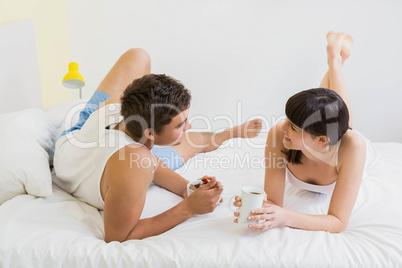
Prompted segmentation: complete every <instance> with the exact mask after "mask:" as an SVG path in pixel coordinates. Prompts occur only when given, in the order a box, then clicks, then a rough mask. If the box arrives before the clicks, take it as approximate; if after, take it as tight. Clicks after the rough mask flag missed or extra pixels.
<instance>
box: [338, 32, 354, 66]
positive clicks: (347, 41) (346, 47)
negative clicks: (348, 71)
mask: <svg viewBox="0 0 402 268" xmlns="http://www.w3.org/2000/svg"><path fill="white" fill-rule="evenodd" d="M352 45H353V38H352V37H351V36H350V35H346V36H345V38H344V39H343V42H342V49H341V57H342V64H343V63H344V62H345V60H346V59H347V58H349V56H350V48H351V46H352Z"/></svg>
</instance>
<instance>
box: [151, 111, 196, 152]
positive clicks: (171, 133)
mask: <svg viewBox="0 0 402 268" xmlns="http://www.w3.org/2000/svg"><path fill="white" fill-rule="evenodd" d="M191 127H192V126H191V124H190V123H189V122H188V109H187V110H184V111H182V112H181V113H179V114H178V115H176V116H175V117H173V118H172V121H171V122H170V123H169V124H168V125H166V126H165V127H164V128H163V131H162V133H160V134H155V135H154V137H155V140H154V141H155V144H156V145H170V146H173V145H178V144H180V143H181V141H182V140H183V138H184V132H186V131H187V130H188V129H190V128H191Z"/></svg>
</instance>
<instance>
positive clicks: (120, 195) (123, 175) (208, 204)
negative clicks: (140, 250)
mask: <svg viewBox="0 0 402 268" xmlns="http://www.w3.org/2000/svg"><path fill="white" fill-rule="evenodd" d="M124 153H125V158H124V159H125V160H119V153H118V152H117V153H115V154H114V155H113V156H112V157H111V158H110V159H109V160H108V162H107V164H106V167H105V171H104V174H103V179H105V180H106V181H107V191H106V193H105V194H104V196H103V198H104V201H105V206H104V225H105V241H106V242H110V241H120V242H122V241H126V240H129V239H142V238H146V237H149V236H154V235H158V234H161V233H163V232H165V231H167V230H169V229H171V228H172V227H174V226H176V225H177V224H179V223H181V222H183V221H185V220H187V219H188V218H190V217H191V216H192V215H194V214H204V213H208V212H212V211H213V210H214V209H215V204H216V202H217V201H218V198H219V195H220V193H221V192H222V188H221V187H215V184H216V180H213V181H211V182H210V183H209V184H207V185H205V187H202V188H201V187H200V188H199V191H195V192H194V193H193V194H191V196H190V197H188V198H186V199H185V200H183V201H182V202H181V203H179V204H178V205H176V206H175V207H173V208H171V209H169V210H167V211H165V212H164V213H162V214H159V215H157V216H155V217H152V218H148V219H141V220H140V216H141V213H142V210H143V208H144V204H145V198H146V193H147V190H148V187H149V185H150V184H151V182H152V180H153V173H152V171H153V168H154V167H153V165H144V166H139V165H135V164H133V163H130V161H129V159H130V155H131V154H133V153H135V154H137V155H139V156H140V157H141V158H148V160H150V161H151V160H152V156H151V153H150V152H149V151H148V150H147V149H146V148H130V147H125V150H124Z"/></svg>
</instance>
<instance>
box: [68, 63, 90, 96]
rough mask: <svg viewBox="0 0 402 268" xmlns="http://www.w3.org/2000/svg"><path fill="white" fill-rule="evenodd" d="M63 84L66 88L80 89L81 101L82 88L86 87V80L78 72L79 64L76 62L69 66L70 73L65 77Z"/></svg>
mask: <svg viewBox="0 0 402 268" xmlns="http://www.w3.org/2000/svg"><path fill="white" fill-rule="evenodd" d="M62 84H63V86H65V87H66V88H79V89H80V99H81V97H82V92H81V91H82V89H81V88H82V87H83V86H85V80H84V77H83V76H82V75H81V74H80V73H79V72H78V64H77V63H76V62H70V64H69V65H68V73H67V74H66V75H65V76H64V78H63V82H62Z"/></svg>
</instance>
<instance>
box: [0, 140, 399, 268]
mask: <svg viewBox="0 0 402 268" xmlns="http://www.w3.org/2000/svg"><path fill="white" fill-rule="evenodd" d="M239 141H240V140H235V141H232V142H230V143H228V144H226V146H225V148H222V149H219V150H217V151H214V152H212V153H208V154H204V155H199V156H197V157H196V158H194V159H192V160H191V161H189V162H188V163H187V164H186V165H185V166H184V167H182V168H181V169H180V170H179V171H178V172H180V173H182V174H183V175H184V176H185V177H186V178H187V179H189V180H193V179H197V178H199V177H201V176H203V175H206V174H208V175H215V176H216V177H217V178H218V179H219V180H220V181H222V182H223V184H224V192H223V197H224V202H223V204H220V205H219V206H218V207H217V208H216V210H215V211H214V212H213V213H211V214H207V215H198V216H195V217H193V218H191V219H189V220H188V221H186V222H184V223H182V224H180V225H178V226H176V227H175V228H173V229H171V230H169V231H167V232H166V233H164V234H161V235H159V236H155V237H150V238H147V239H144V240H132V241H127V242H124V243H118V242H112V243H109V244H107V243H105V242H104V241H103V236H104V231H103V220H102V214H101V213H99V212H98V210H96V209H95V208H93V207H91V206H89V205H87V204H85V203H83V202H80V201H78V200H76V199H75V198H74V197H72V196H71V195H69V194H67V193H66V192H64V191H63V190H61V189H59V188H58V187H57V186H54V194H53V196H51V197H48V198H35V197H33V196H29V195H21V196H18V197H15V198H14V199H12V200H9V201H7V202H5V203H4V204H3V205H1V206H0V219H1V220H0V266H1V267H278V266H279V267H401V266H402V209H401V205H402V194H401V192H402V175H401V174H402V144H397V143H382V144H376V146H377V148H378V150H379V152H380V153H381V160H380V161H379V163H378V164H377V165H376V166H374V167H373V168H371V169H370V170H369V172H368V176H367V177H366V178H365V179H364V181H363V183H362V186H361V190H360V193H359V197H358V200H357V203H356V206H355V208H354V211H353V214H352V217H351V219H350V222H349V225H348V227H347V230H346V231H344V232H342V233H340V234H330V233H327V232H309V231H302V230H297V229H291V228H284V229H272V230H268V231H265V232H257V231H251V230H248V229H247V228H246V227H242V226H239V225H237V224H234V223H233V213H232V212H231V211H230V210H229V209H228V202H229V199H230V197H232V196H233V195H234V194H239V193H240V189H241V187H242V186H245V185H253V186H257V187H263V177H264V170H263V168H262V165H261V161H262V158H263V153H264V149H263V148H262V146H259V147H260V148H252V146H249V145H248V144H246V142H244V140H243V141H241V144H240V147H237V146H235V145H238V144H237V143H238V142H239ZM264 142H265V138H264V137H259V138H256V139H254V141H253V143H254V144H260V145H261V144H263V143H264ZM247 155H248V157H249V160H250V161H249V162H251V161H255V162H254V165H255V166H254V167H245V166H243V167H242V166H241V164H242V160H244V159H245V158H244V157H247ZM219 158H220V159H222V158H226V159H227V160H223V161H224V163H227V164H224V165H225V166H224V167H221V168H216V166H217V165H216V164H212V163H213V162H211V161H217V160H212V159H219ZM246 159H247V158H246ZM252 159H254V160H252ZM239 160H240V161H239ZM221 161H222V160H221ZM258 161H260V163H257V162H258ZM229 162H230V163H231V164H228V163H229ZM246 162H247V161H246ZM204 163H209V164H204ZM221 163H223V162H221ZM235 163H236V166H235V167H234V165H235ZM286 195H287V198H286V200H285V206H286V207H289V208H292V209H295V210H298V211H300V212H304V213H311V214H318V213H326V211H327V207H328V203H329V198H328V197H326V196H325V195H321V194H314V193H311V192H307V191H303V190H300V189H296V188H294V187H293V186H291V185H290V184H287V188H286ZM180 201H181V198H180V197H178V196H176V195H174V194H172V193H170V192H168V191H166V190H164V189H161V188H160V187H158V186H155V185H151V187H150V188H149V190H148V196H147V201H146V205H145V208H144V212H143V215H142V217H150V216H153V215H156V214H158V213H160V212H162V211H164V210H166V209H168V208H170V207H172V206H174V205H175V204H177V203H178V202H180Z"/></svg>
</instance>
